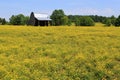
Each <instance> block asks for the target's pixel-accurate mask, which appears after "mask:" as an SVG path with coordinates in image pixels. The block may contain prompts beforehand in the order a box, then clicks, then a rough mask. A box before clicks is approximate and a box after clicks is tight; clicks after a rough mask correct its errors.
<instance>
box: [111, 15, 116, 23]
mask: <svg viewBox="0 0 120 80" xmlns="http://www.w3.org/2000/svg"><path fill="white" fill-rule="evenodd" d="M110 19H111V24H112V25H115V20H116V18H115V16H113V15H112V16H111V17H110Z"/></svg>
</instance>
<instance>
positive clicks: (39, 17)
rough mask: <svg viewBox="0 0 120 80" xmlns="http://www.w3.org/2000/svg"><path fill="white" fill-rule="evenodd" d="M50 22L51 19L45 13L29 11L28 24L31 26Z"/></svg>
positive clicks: (46, 24)
mask: <svg viewBox="0 0 120 80" xmlns="http://www.w3.org/2000/svg"><path fill="white" fill-rule="evenodd" d="M50 23H51V19H50V17H49V16H48V15H47V14H36V13H33V12H32V13H31V15H30V20H29V21H28V25H32V26H48V25H49V24H50Z"/></svg>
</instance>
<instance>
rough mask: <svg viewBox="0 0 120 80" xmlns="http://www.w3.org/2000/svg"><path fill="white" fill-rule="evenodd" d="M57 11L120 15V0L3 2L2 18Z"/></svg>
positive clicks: (73, 13)
mask: <svg viewBox="0 0 120 80" xmlns="http://www.w3.org/2000/svg"><path fill="white" fill-rule="evenodd" d="M55 9H63V10H64V12H65V14H66V15H70V14H72V15H101V16H112V15H115V16H118V15H120V0H59V1H58V0H1V1H0V17H2V18H6V19H7V20H9V18H10V17H11V16H12V15H17V14H24V15H26V16H29V15H30V13H31V12H35V13H47V14H49V15H51V14H52V11H53V10H55Z"/></svg>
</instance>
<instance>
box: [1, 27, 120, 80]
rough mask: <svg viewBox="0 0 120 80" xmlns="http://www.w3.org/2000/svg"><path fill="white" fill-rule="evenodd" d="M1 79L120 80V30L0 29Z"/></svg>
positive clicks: (103, 28)
mask: <svg viewBox="0 0 120 80" xmlns="http://www.w3.org/2000/svg"><path fill="white" fill-rule="evenodd" d="M0 79H1V80H119V79H120V28H115V27H64V26H63V27H27V26H23V27H22V26H18V27H17V26H0Z"/></svg>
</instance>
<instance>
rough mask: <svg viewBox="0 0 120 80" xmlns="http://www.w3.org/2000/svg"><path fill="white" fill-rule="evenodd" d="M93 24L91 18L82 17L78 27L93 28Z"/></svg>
mask: <svg viewBox="0 0 120 80" xmlns="http://www.w3.org/2000/svg"><path fill="white" fill-rule="evenodd" d="M94 25H95V22H94V21H93V20H92V18H90V17H87V16H82V17H81V18H80V26H94Z"/></svg>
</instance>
